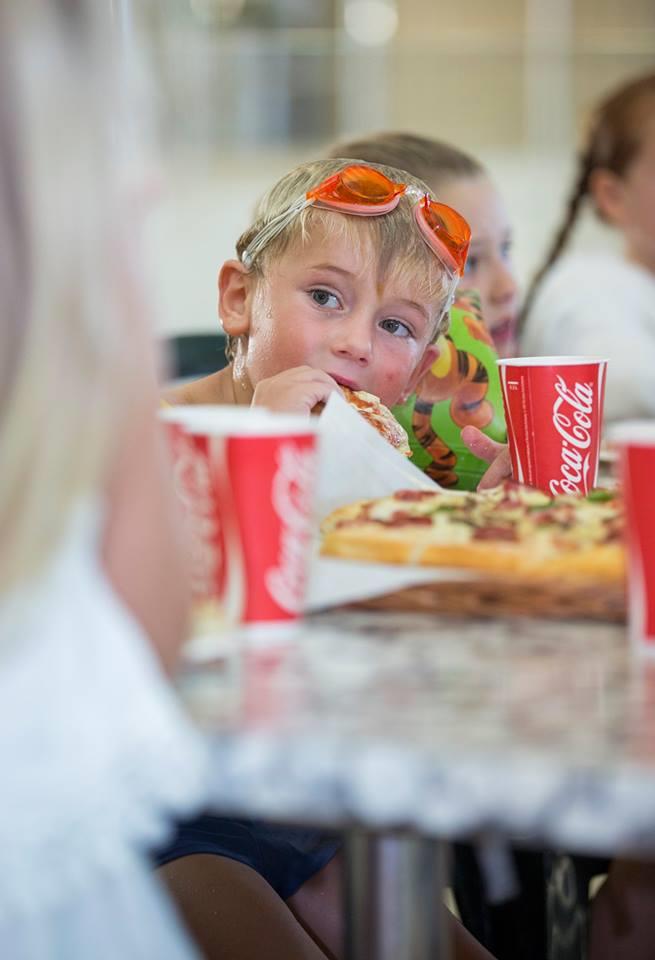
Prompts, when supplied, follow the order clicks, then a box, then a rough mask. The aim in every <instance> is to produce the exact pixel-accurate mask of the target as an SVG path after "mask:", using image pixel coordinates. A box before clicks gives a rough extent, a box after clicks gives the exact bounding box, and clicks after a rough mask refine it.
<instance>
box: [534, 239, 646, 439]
mask: <svg viewBox="0 0 655 960" xmlns="http://www.w3.org/2000/svg"><path fill="white" fill-rule="evenodd" d="M521 351H522V353H523V355H524V356H551V355H552V356H563V355H570V356H598V357H607V359H608V360H609V363H608V365H607V388H606V393H605V420H606V421H615V420H624V419H630V418H633V417H636V418H639V417H655V275H654V274H652V273H650V272H649V271H648V270H646V269H644V268H643V267H639V266H637V265H635V264H632V263H628V262H627V261H626V260H623V259H621V258H619V257H617V256H613V255H611V254H600V253H597V254H585V255H583V254H575V255H572V256H569V257H565V258H564V259H563V260H562V261H561V262H558V263H556V264H555V266H554V267H553V269H552V270H551V271H550V272H549V273H548V274H547V275H546V278H545V279H544V281H543V283H542V284H541V286H540V287H539V289H538V290H537V295H536V297H535V300H534V304H533V306H532V309H531V310H530V314H529V316H528V322H527V325H526V329H525V330H524V333H523V336H522V338H521Z"/></svg>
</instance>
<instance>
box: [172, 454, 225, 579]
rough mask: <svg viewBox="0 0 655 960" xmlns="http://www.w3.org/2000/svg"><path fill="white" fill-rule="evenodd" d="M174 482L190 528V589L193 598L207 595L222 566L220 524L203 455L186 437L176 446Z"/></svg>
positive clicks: (205, 459)
mask: <svg viewBox="0 0 655 960" xmlns="http://www.w3.org/2000/svg"><path fill="white" fill-rule="evenodd" d="M174 483H175V488H176V491H177V494H178V496H179V498H180V500H181V501H182V503H183V504H184V506H185V508H186V514H187V518H188V521H189V527H190V567H191V571H190V572H191V589H192V592H193V594H194V596H196V597H202V598H205V597H209V596H212V595H213V594H214V593H215V591H216V584H215V578H216V576H217V574H219V573H220V569H221V565H222V556H223V551H222V544H221V539H220V536H219V534H220V526H219V523H218V517H217V515H216V506H215V503H214V497H213V492H212V484H211V475H210V470H209V463H208V460H207V457H206V455H205V454H204V453H203V451H201V450H198V449H197V448H196V447H195V445H194V442H193V440H191V439H190V438H188V437H184V438H182V440H181V442H180V443H179V445H178V449H177V457H176V459H175V467H174Z"/></svg>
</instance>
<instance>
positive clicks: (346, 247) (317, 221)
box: [166, 159, 509, 488]
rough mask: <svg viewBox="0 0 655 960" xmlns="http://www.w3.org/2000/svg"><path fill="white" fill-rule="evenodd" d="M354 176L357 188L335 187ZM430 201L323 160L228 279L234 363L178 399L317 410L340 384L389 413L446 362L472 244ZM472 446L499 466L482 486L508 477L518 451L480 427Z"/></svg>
mask: <svg viewBox="0 0 655 960" xmlns="http://www.w3.org/2000/svg"><path fill="white" fill-rule="evenodd" d="M344 170H346V171H347V172H346V175H345V180H346V185H345V186H344V184H343V182H338V183H331V185H330V184H328V187H327V188H325V189H321V185H322V184H324V183H325V182H326V181H334V180H335V178H336V180H339V178H341V180H343V179H344V174H343V173H342V171H344ZM348 171H349V172H348ZM358 171H359V172H358ZM362 171H368V173H366V172H365V173H363V174H362ZM340 172H341V173H340ZM360 180H362V181H363V182H361V183H360V182H359V181H360ZM385 181H386V182H385ZM399 183H400V184H402V183H405V184H407V191H403V192H399V191H400V188H399V187H396V186H394V184H399ZM330 190H332V191H333V192H334V197H331V196H330ZM367 190H368V191H370V192H372V198H373V201H375V200H376V197H377V198H378V201H379V202H377V203H376V202H371V198H367V197H364V199H362V196H360V195H359V194H358V191H360V192H361V191H364V193H365V192H366V191H367ZM312 191H313V192H317V197H316V199H315V201H314V202H312V203H309V204H307V201H306V197H305V195H306V194H307V193H308V192H312ZM394 192H395V195H394ZM410 193H411V196H410ZM426 197H429V194H428V191H427V187H426V186H425V185H424V184H423V183H422V182H421V181H420V180H418V179H416V178H414V177H411V176H410V175H409V174H405V173H404V172H403V171H400V170H397V169H395V168H393V167H387V166H383V165H378V164H376V165H371V166H368V167H366V166H363V165H358V166H357V167H353V166H352V164H348V162H346V161H343V160H334V159H333V160H325V161H316V162H314V163H308V164H305V165H303V166H302V167H299V168H297V169H296V170H294V171H292V172H291V173H290V174H288V175H287V176H286V177H283V178H282V180H280V182H279V183H278V184H277V185H276V186H275V187H274V188H273V190H271V191H270V193H269V194H268V195H267V196H266V197H265V198H264V199H263V200H262V202H261V203H260V205H259V207H258V209H257V211H256V216H255V221H254V223H253V225H252V226H251V227H250V229H249V230H247V231H246V232H245V233H244V234H243V236H242V237H241V238H240V239H239V241H238V243H237V253H238V259H235V260H228V261H227V262H226V263H225V264H223V267H222V268H221V270H220V273H219V278H218V288H219V315H220V318H221V322H222V324H223V328H224V330H225V332H226V333H227V335H228V342H229V346H228V350H229V355H230V357H231V360H232V362H231V363H230V364H229V365H228V366H227V367H226V368H225V369H223V370H220V371H218V372H217V373H214V374H211V375H210V376H208V377H205V378H203V379H202V380H198V381H195V382H193V383H191V384H185V385H184V386H182V387H180V388H178V389H177V390H174V391H172V392H171V393H170V394H169V395H168V396H167V397H166V399H167V400H168V401H169V402H171V403H220V404H231V403H236V404H250V403H253V404H256V405H260V406H265V407H268V408H269V409H271V410H278V411H284V412H306V413H309V412H310V410H311V409H312V407H313V406H314V405H315V404H316V403H318V402H320V401H325V400H327V398H328V396H329V394H330V393H331V392H332V391H334V390H338V389H339V385H343V386H348V387H351V388H352V389H355V390H366V391H367V392H368V393H372V394H375V395H376V396H378V397H379V398H380V399H381V401H382V402H383V403H384V404H385V405H387V406H389V407H391V406H393V405H394V404H396V403H399V402H401V401H402V400H403V399H405V398H406V397H407V396H408V395H409V394H410V393H412V391H413V389H414V387H415V385H416V384H417V383H418V381H419V380H420V379H421V377H422V376H423V374H424V373H426V371H427V370H428V369H429V368H430V366H431V365H432V363H433V361H434V359H435V357H436V353H437V348H436V347H435V345H434V340H435V339H436V337H437V336H438V335H439V333H441V332H442V329H443V327H444V326H445V325H446V323H447V319H448V314H447V310H448V306H449V303H450V299H451V297H452V296H453V294H454V290H455V287H456V285H457V282H458V280H459V279H460V276H461V273H462V272H463V269H464V264H465V260H466V250H467V248H468V237H469V231H468V225H467V224H466V223H465V221H464V220H463V219H462V218H461V217H460V216H459V215H458V214H456V213H455V211H453V210H450V209H449V208H447V207H443V206H441V205H438V204H434V203H433V204H432V206H430V201H429V200H427V201H426V200H425V198H426ZM344 198H345V199H344ZM344 214H345V215H344ZM431 225H432V226H434V228H435V229H432V226H431ZM449 231H452V232H449ZM464 440H465V442H467V444H468V445H469V446H470V449H471V451H472V452H473V453H474V454H475V455H476V456H478V457H481V458H482V459H485V460H488V461H490V462H491V464H492V465H491V467H490V468H489V471H488V473H487V474H486V475H485V477H484V478H483V480H482V482H481V484H480V486H481V488H484V487H488V486H493V485H494V484H496V483H498V482H499V481H500V480H501V479H503V477H504V476H506V475H508V473H509V459H508V457H507V453H506V449H505V448H504V447H502V446H501V445H499V444H496V443H494V441H493V440H490V439H489V438H488V437H486V436H485V435H484V434H482V433H481V432H480V431H478V430H475V428H472V427H471V428H466V430H465V435H464Z"/></svg>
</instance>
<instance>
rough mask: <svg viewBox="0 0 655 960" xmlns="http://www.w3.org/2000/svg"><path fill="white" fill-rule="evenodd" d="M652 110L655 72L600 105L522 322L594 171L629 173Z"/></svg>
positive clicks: (560, 247)
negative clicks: (563, 212) (562, 217)
mask: <svg viewBox="0 0 655 960" xmlns="http://www.w3.org/2000/svg"><path fill="white" fill-rule="evenodd" d="M649 112H650V113H652V114H653V116H655V73H650V74H647V75H646V76H641V77H638V78H637V79H635V80H632V81H631V82H630V83H628V84H626V85H625V86H623V87H621V88H620V89H619V90H617V91H616V92H615V93H613V94H612V95H611V96H609V97H607V98H606V99H605V100H603V101H602V102H601V103H600V104H599V106H598V107H597V108H596V110H595V112H594V115H593V117H592V121H591V125H590V127H589V133H588V136H587V141H586V144H585V146H584V148H583V150H582V151H581V153H580V155H579V159H578V170H577V174H576V177H575V180H574V185H573V190H572V191H571V194H570V196H569V200H568V203H567V205H566V212H565V214H564V219H563V220H562V223H561V224H560V226H559V228H558V229H557V231H556V233H555V236H554V238H553V242H552V244H551V246H550V248H549V250H548V252H547V254H546V256H545V258H544V262H543V264H542V265H541V267H540V268H539V269H538V270H537V272H536V273H535V275H534V277H533V279H532V283H531V284H530V287H529V288H528V292H527V294H526V298H525V303H524V306H523V311H522V315H521V319H522V322H524V321H525V319H526V317H527V315H528V312H529V310H530V307H531V306H532V303H533V302H534V298H535V294H536V292H537V289H538V288H539V285H540V284H541V282H542V280H543V278H544V277H545V275H546V273H547V272H548V270H549V269H550V268H551V267H552V266H553V264H554V263H555V262H556V260H557V259H558V258H559V257H560V255H561V254H562V252H563V250H564V249H565V247H566V245H567V244H568V242H569V240H570V237H571V233H572V232H573V228H574V226H575V224H576V222H577V219H578V216H579V214H580V211H581V209H582V206H583V203H584V201H585V200H586V199H587V198H588V197H589V196H590V185H591V178H592V174H593V172H594V171H595V170H600V169H602V170H609V171H611V172H612V173H614V174H616V176H617V177H624V176H625V175H626V174H627V173H628V171H629V169H630V167H631V166H632V164H633V162H634V161H635V160H636V158H637V157H638V155H639V152H640V150H641V146H642V142H643V132H644V128H645V123H644V118H645V116H646V115H647V114H648V113H649ZM596 213H597V215H598V216H599V217H601V219H602V213H601V212H600V211H599V210H596Z"/></svg>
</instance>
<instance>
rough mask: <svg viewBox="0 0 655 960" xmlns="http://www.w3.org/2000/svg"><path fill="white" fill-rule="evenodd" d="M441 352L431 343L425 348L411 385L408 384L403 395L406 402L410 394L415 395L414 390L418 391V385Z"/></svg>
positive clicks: (410, 382) (411, 379)
mask: <svg viewBox="0 0 655 960" xmlns="http://www.w3.org/2000/svg"><path fill="white" fill-rule="evenodd" d="M439 352H440V351H439V347H438V346H437V345H436V343H431V344H429V345H428V346H427V347H426V348H425V352H424V354H423V356H422V357H421V359H420V360H419V362H418V364H417V365H416V369H415V370H414V373H413V374H412V375H411V377H410V380H409V383H408V384H407V387H406V389H405V392H404V394H403V399H404V400H406V399H407V397H408V396H409V395H410V393H414V390H416V387H417V386H418V384H419V383H420V382H421V380H422V379H423V377H424V376H425V374H426V373H427V372H428V370H429V369H430V367H431V366H432V364H433V363H434V361H435V360H436V359H437V357H438V356H439Z"/></svg>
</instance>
